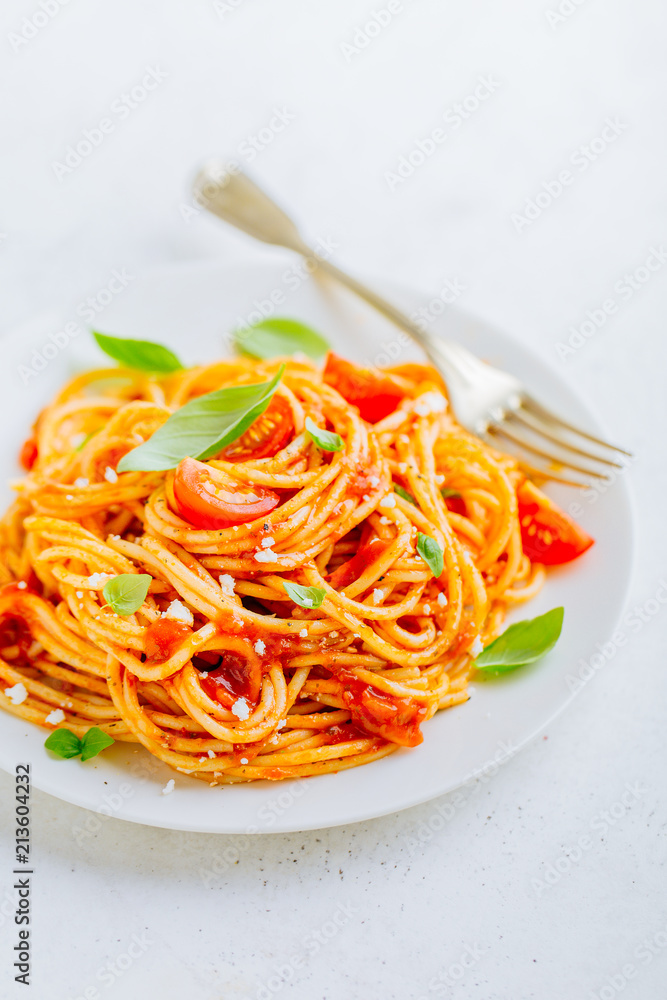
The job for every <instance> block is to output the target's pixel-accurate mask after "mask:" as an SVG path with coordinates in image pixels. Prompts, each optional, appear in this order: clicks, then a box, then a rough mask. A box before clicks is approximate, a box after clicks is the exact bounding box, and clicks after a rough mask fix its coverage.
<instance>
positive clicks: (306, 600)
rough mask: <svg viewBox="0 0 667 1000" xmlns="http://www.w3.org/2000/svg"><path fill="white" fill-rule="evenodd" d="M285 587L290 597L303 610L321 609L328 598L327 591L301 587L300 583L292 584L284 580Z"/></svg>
mask: <svg viewBox="0 0 667 1000" xmlns="http://www.w3.org/2000/svg"><path fill="white" fill-rule="evenodd" d="M283 587H284V588H285V590H286V591H287V595H288V597H291V599H292V600H293V601H294V603H295V604H298V605H299V607H301V608H311V609H312V608H319V606H320V604H321V603H322V601H323V600H324V598H325V597H326V591H325V590H320V588H319V587H301V586H300V585H299V584H298V583H290V582H289V580H283Z"/></svg>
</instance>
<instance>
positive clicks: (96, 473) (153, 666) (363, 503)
mask: <svg viewBox="0 0 667 1000" xmlns="http://www.w3.org/2000/svg"><path fill="white" fill-rule="evenodd" d="M281 360H282V361H283V362H284V363H285V365H286V368H285V371H284V374H283V377H282V380H281V382H280V383H279V385H278V388H277V389H276V392H275V395H274V396H273V399H272V402H271V404H270V407H269V409H268V410H266V411H265V414H264V415H263V417H260V418H259V420H258V421H256V423H255V424H253V425H252V427H251V428H250V429H249V430H248V431H246V433H245V434H244V435H243V436H242V437H241V438H240V439H239V441H237V442H234V443H233V444H231V445H229V446H228V447H227V448H226V449H225V450H224V451H222V452H221V453H219V454H217V455H215V456H213V457H211V458H209V459H208V460H207V462H206V463H196V462H194V463H193V468H194V467H196V468H195V472H197V470H199V474H201V468H200V466H205V469H204V476H205V475H206V472H207V470H208V472H209V473H210V475H212V476H214V477H215V476H218V478H219V479H220V481H222V482H224V483H225V484H226V488H227V489H228V491H229V490H231V491H232V494H233V495H235V496H237V495H238V496H240V497H241V500H243V498H244V497H245V498H246V499H247V497H248V496H255V497H259V498H260V499H261V498H262V497H264V496H265V495H268V494H269V493H270V494H271V495H272V496H275V497H277V503H275V504H274V506H273V507H272V508H271V509H269V510H268V511H267V512H266V513H260V514H258V515H257V516H254V517H252V518H251V519H249V520H246V521H244V522H242V523H234V524H229V525H228V526H226V527H217V528H214V527H207V526H201V521H202V518H201V516H200V520H199V522H198V521H197V517H196V516H195V515H196V509H195V512H194V513H192V511H191V509H190V508H189V507H187V504H184V501H183V497H182V495H181V494H180V493H179V489H180V490H182V489H183V488H184V487H183V483H182V482H180V481H179V480H178V479H177V474H176V473H175V472H174V471H173V470H169V471H165V472H136V471H129V472H116V467H117V465H118V462H119V460H120V459H121V457H122V456H123V455H125V454H126V453H127V452H128V451H129V450H130V449H132V448H134V447H136V446H137V445H140V444H142V442H144V441H146V440H147V439H148V438H149V437H150V435H151V434H153V432H155V431H156V430H157V429H158V428H159V427H160V426H161V425H162V424H164V423H165V421H166V420H167V418H168V417H169V416H170V414H171V413H173V412H174V411H175V410H177V409H178V408H179V407H182V406H183V405H184V404H185V403H186V402H188V401H189V400H192V399H195V398H196V397H199V396H201V395H202V394H204V393H209V392H211V391H213V390H217V389H219V388H221V387H225V386H237V385H244V384H254V383H256V382H258V381H259V380H260V379H271V378H272V377H273V376H274V375H275V374H276V372H277V371H278V367H279V361H278V360H271V361H265V362H257V361H251V360H248V359H233V360H225V361H220V362H216V363H214V364H210V365H208V366H204V367H198V368H191V369H187V370H182V371H178V372H175V373H173V374H168V375H165V376H148V375H146V374H143V373H140V372H137V371H133V370H130V369H117V368H116V369H113V370H109V369H105V370H96V371H91V372H88V373H86V374H84V375H80V376H79V377H77V378H75V379H74V380H73V381H72V382H70V383H69V385H67V386H66V387H65V388H64V389H63V390H62V391H61V392H60V394H59V395H58V396H57V398H56V399H55V400H54V401H53V402H52V403H51V404H50V405H49V406H48V407H47V408H46V409H45V410H44V411H43V412H42V413H41V414H40V416H39V418H38V420H37V423H36V426H35V433H34V438H33V439H32V440H31V442H28V443H27V444H26V446H24V452H23V459H24V463H25V464H26V465H27V466H30V471H29V473H28V474H27V476H26V477H25V478H24V479H23V480H21V481H20V482H18V483H17V484H15V488H16V490H17V492H18V498H17V499H16V501H15V502H14V504H13V505H12V506H11V507H10V508H9V510H8V511H7V513H6V514H5V516H4V519H3V521H2V523H1V528H0V543H1V549H2V554H1V564H2V565H1V566H0V574H1V578H0V582H2V583H3V584H4V586H3V587H2V588H1V589H0V620H1V622H2V626H1V631H0V656H1V658H0V682H1V683H0V706H2V707H3V708H4V709H5V710H7V711H9V712H12V713H14V714H15V715H18V716H20V717H21V718H23V719H25V720H27V721H29V722H33V723H36V724H37V725H40V726H44V727H46V728H48V729H53V728H54V726H55V725H56V724H61V725H63V726H65V727H67V728H68V729H70V730H71V731H72V732H74V733H75V734H77V735H79V736H82V735H83V734H84V733H85V732H86V731H87V730H88V729H89V728H90V727H91V726H92V725H95V726H99V727H100V728H101V729H103V730H104V732H106V733H107V734H109V735H110V736H112V737H113V738H114V739H116V740H121V741H129V742H138V743H141V744H143V745H144V746H145V747H146V748H147V749H148V750H149V751H150V752H151V753H152V754H154V755H155V756H156V757H158V758H159V759H160V760H162V761H164V762H165V763H167V764H168V765H170V766H171V767H173V768H175V769H177V770H179V771H182V772H184V773H186V774H189V775H192V776H193V777H195V778H200V779H203V780H206V781H208V782H209V783H210V784H217V783H219V784H226V783H232V782H244V781H253V780H256V779H266V778H268V779H283V778H294V777H300V776H306V775H315V774H322V773H326V772H331V771H340V770H341V769H344V768H350V767H355V766H358V765H361V764H365V763H368V762H369V761H373V760H376V759H378V758H381V757H384V756H385V755H387V754H389V753H391V752H392V751H394V750H396V749H397V748H398V747H400V746H415V745H416V744H418V743H419V742H421V739H422V735H421V730H420V726H421V724H422V723H423V722H425V721H426V720H428V719H430V718H431V717H432V716H433V715H434V714H435V713H436V712H437V711H439V710H441V709H446V708H449V707H451V706H453V705H457V704H459V703H461V702H464V701H465V700H466V699H467V697H468V695H467V693H466V688H467V682H468V676H469V674H470V672H471V668H472V663H473V657H474V655H475V652H476V651H477V652H478V651H479V649H480V648H481V644H482V643H486V642H487V641H488V640H489V639H491V638H493V637H494V636H496V635H497V634H498V632H499V630H500V627H501V624H502V622H503V618H504V615H505V612H506V609H507V608H508V607H509V606H511V605H514V604H516V603H518V602H522V601H526V600H528V599H529V598H531V597H532V596H533V595H534V594H535V593H536V592H537V591H538V590H539V588H540V587H541V585H542V582H543V579H544V568H543V566H542V565H540V564H538V563H535V562H531V560H530V559H529V558H528V556H527V555H526V554H525V553H524V549H523V547H522V539H521V525H520V520H519V516H518V510H517V487H518V486H519V485H520V483H521V482H522V481H523V479H524V477H523V475H522V474H521V473H520V471H519V469H518V466H517V464H516V462H515V461H514V460H513V459H512V458H509V457H508V456H505V455H502V454H500V453H498V452H496V451H493V450H492V449H490V448H489V447H487V446H486V445H485V444H483V443H482V442H481V441H479V440H478V439H476V438H475V437H473V436H472V435H470V434H468V433H467V432H465V431H464V430H463V429H462V428H461V427H460V426H459V425H458V424H457V423H456V422H455V421H454V419H453V418H452V416H451V414H450V412H449V411H448V408H447V402H446V392H445V387H444V385H443V383H442V380H441V379H440V377H439V376H438V374H437V373H436V372H435V370H434V369H432V368H430V367H425V366H420V365H404V366H401V367H397V368H393V369H390V370H388V371H387V372H386V373H385V374H384V375H383V376H382V378H381V379H380V382H381V383H386V385H384V394H385V395H386V396H387V398H388V399H390V403H389V409H390V412H388V413H386V414H380V413H377V412H376V413H374V414H371V415H370V416H369V414H368V412H366V416H367V417H368V419H366V420H365V419H363V417H362V415H361V414H363V413H364V412H365V407H364V405H361V404H360V402H359V399H357V398H356V397H355V395H354V393H353V392H349V391H348V392H346V391H345V387H344V386H343V385H342V383H341V381H340V378H339V379H338V381H336V380H335V379H332V378H329V377H328V376H327V372H326V371H325V373H324V375H323V373H322V372H321V371H320V370H319V369H318V368H316V366H315V365H313V364H310V363H307V362H301V361H297V360H294V359H289V358H284V359H281ZM325 379H326V380H325ZM332 382H335V383H336V384H337V386H338V388H339V389H340V390H341V392H342V393H343V395H341V392H339V391H337V389H336V388H334V385H333V384H330V383H332ZM387 386H389V388H390V389H391V392H387ZM392 392H393V397H392ZM344 396H347V399H346V398H344ZM380 396H382V393H380V394H379V396H378V395H376V398H375V402H377V400H378V399H379V398H380ZM348 400H351V401H348ZM380 403H381V405H380V409H381V410H386V409H387V406H385V405H384V404H382V401H381V399H380ZM353 404H355V405H353ZM366 411H367V407H366ZM307 417H310V418H311V420H312V421H313V422H314V423H315V424H316V425H317V426H318V427H321V428H324V427H327V428H329V430H330V432H331V433H333V434H337V435H339V437H340V439H341V442H342V447H341V448H340V450H338V451H329V452H327V451H324V450H322V449H321V448H320V447H318V446H317V444H316V443H315V441H314V440H313V439H312V437H311V436H309V434H308V433H307V432H306V430H305V421H306V418H307ZM378 417H379V419H378ZM370 419H375V422H374V423H370V422H369V420H370ZM187 461H191V460H187ZM193 474H194V473H193ZM179 484H180V485H179ZM186 485H187V483H186ZM396 488H398V492H396ZM212 489H213V487H212V486H210V484H209V485H208V486H207V485H206V483H204V491H206V490H208V494H206V496H204V494H202V493H201V491H200V493H199V497H200V499H201V496H204V500H206V499H207V497H208V500H210V494H211V490H212ZM253 490H254V491H255V492H254V493H253V492H252V491H253ZM234 491H236V492H234ZM193 496H194V494H193ZM238 496H237V498H238ZM195 500H196V497H195ZM195 500H192V503H193V504H195ZM195 508H196V504H195ZM193 509H194V508H193ZM200 513H201V512H200ZM184 515H187V517H186V516H184ZM198 523H199V526H197V525H198ZM420 534H421V535H426V536H428V537H429V538H430V539H433V540H434V541H435V542H436V543H437V546H438V547H439V548H440V550H441V551H442V554H443V564H444V568H443V571H442V573H441V574H440V575H439V576H437V577H436V576H434V575H433V572H432V570H431V569H430V568H429V565H427V563H426V562H425V561H424V559H423V558H422V557H421V556H420V554H419V552H418V549H417V540H418V537H419V535H420ZM135 573H142V574H149V575H150V577H151V578H152V582H151V583H150V588H149V592H148V595H147V597H146V599H145V601H144V603H143V604H142V605H141V607H140V608H139V609H138V610H137V611H136V612H135V613H133V614H129V615H125V616H121V615H119V614H116V613H115V611H114V610H113V609H112V608H111V607H109V606H108V605H107V604H106V601H105V599H104V596H103V588H104V585H105V583H106V582H107V581H108V580H109V579H111V578H113V577H114V576H116V575H119V574H135ZM285 581H287V582H288V583H293V584H298V585H299V586H301V587H308V588H317V590H318V591H322V592H324V597H323V600H322V603H321V604H320V606H319V607H316V608H315V607H313V608H308V607H305V606H301V605H300V604H299V603H296V602H295V601H294V600H292V599H291V597H290V596H289V594H288V593H287V590H286V588H285V586H284V582H285ZM17 685H18V686H19V690H23V689H24V692H23V693H25V694H26V695H27V697H25V698H24V700H22V701H19V702H18V703H16V702H17V699H16V698H12V697H10V696H9V695H7V694H6V693H5V692H6V691H7V689H13V690H16V686H17ZM21 685H22V686H23V688H22V689H21V687H20V686H21ZM55 719H58V720H61V721H60V722H59V723H56V722H55V721H54V720H55Z"/></svg>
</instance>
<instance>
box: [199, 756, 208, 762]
mask: <svg viewBox="0 0 667 1000" xmlns="http://www.w3.org/2000/svg"><path fill="white" fill-rule="evenodd" d="M205 760H208V757H207V756H206V755H204V756H203V757H200V758H199V763H200V764H203V763H204V761H205Z"/></svg>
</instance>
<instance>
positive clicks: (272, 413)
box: [220, 396, 294, 462]
mask: <svg viewBox="0 0 667 1000" xmlns="http://www.w3.org/2000/svg"><path fill="white" fill-rule="evenodd" d="M293 432H294V421H293V419H292V409H291V407H290V405H289V403H288V402H287V400H286V399H285V397H284V396H274V397H273V399H272V400H271V402H270V403H269V405H268V406H267V408H266V409H265V410H264V413H262V415H261V416H259V417H258V418H257V420H255V422H254V424H252V425H251V426H250V427H249V428H248V430H247V431H246V432H245V434H242V435H241V437H240V438H239V439H238V441H233V442H232V443H231V444H228V445H227V447H226V448H225V449H224V450H223V451H222V452H221V453H220V458H221V459H223V460H224V461H225V462H248V461H251V460H252V461H255V460H256V459H258V458H272V457H273V456H274V455H276V454H277V453H278V452H279V451H281V449H283V448H284V447H285V445H286V444H287V443H288V441H289V439H290V438H291V436H292V434H293Z"/></svg>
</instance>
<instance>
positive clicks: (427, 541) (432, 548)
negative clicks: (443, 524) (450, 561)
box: [417, 531, 445, 577]
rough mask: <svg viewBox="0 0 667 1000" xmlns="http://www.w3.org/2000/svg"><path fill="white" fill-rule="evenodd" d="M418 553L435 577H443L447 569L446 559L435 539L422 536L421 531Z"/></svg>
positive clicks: (418, 539) (418, 537)
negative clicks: (444, 570) (443, 572)
mask: <svg viewBox="0 0 667 1000" xmlns="http://www.w3.org/2000/svg"><path fill="white" fill-rule="evenodd" d="M417 552H418V553H419V555H420V556H421V557H422V559H423V560H424V562H425V563H426V565H427V566H428V568H429V569H430V571H431V573H433V576H435V577H438V576H441V574H442V571H443V569H444V568H445V557H444V555H443V552H442V549H441V548H440V546H439V545H438V543H437V542H436V540H435V538H431V537H430V535H422V533H421V531H420V532H419V534H418V536H417Z"/></svg>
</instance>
